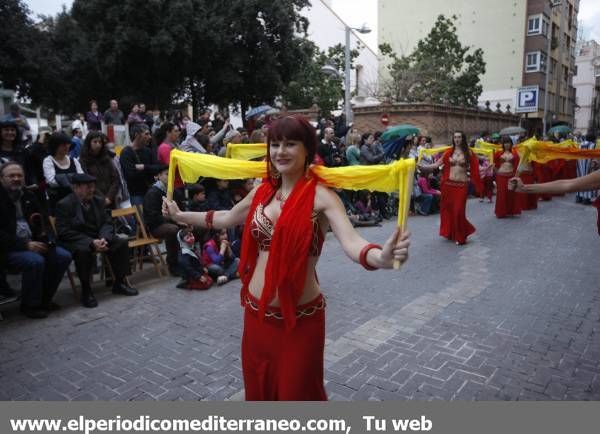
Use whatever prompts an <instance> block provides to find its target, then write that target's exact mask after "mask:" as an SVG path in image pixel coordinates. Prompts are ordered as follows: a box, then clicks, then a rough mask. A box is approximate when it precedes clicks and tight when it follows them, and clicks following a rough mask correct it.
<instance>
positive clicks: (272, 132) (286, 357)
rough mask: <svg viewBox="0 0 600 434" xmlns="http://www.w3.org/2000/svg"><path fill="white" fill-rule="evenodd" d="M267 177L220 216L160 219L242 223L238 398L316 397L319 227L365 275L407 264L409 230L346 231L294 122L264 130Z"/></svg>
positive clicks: (320, 345) (310, 135) (303, 126)
mask: <svg viewBox="0 0 600 434" xmlns="http://www.w3.org/2000/svg"><path fill="white" fill-rule="evenodd" d="M267 143H268V149H269V158H267V162H266V164H267V172H268V173H269V176H268V178H266V179H265V180H264V181H263V183H262V184H261V185H259V186H258V187H256V188H254V189H253V190H252V191H251V192H250V193H249V194H248V195H247V196H246V197H245V198H244V199H243V200H242V201H241V202H239V203H238V204H237V205H235V206H234V207H233V208H232V209H231V210H230V211H217V212H214V211H209V212H201V213H197V212H182V211H180V210H179V209H178V208H177V205H176V204H175V202H173V201H169V200H167V199H165V200H164V204H163V213H164V214H165V215H169V216H171V218H173V219H174V220H175V221H177V222H179V223H184V224H188V225H193V226H200V227H202V228H215V229H220V228H228V227H233V226H238V225H242V224H244V225H245V226H244V234H243V238H242V254H241V261H240V267H239V271H240V277H241V279H242V285H243V286H242V290H241V303H242V306H243V307H244V309H245V312H244V333H243V337H242V370H243V375H244V386H245V391H246V399H247V400H268V401H274V400H285V401H288V400H294V401H296V400H298V401H305V400H311V401H312V400H326V399H327V395H326V393H325V389H324V387H323V350H324V346H325V299H324V298H323V296H322V294H321V288H320V287H319V282H318V280H317V276H316V273H315V266H316V264H317V260H318V259H319V255H320V253H321V248H322V245H323V241H324V239H325V234H326V233H327V230H328V228H329V227H331V229H332V231H333V233H334V234H335V236H336V237H337V238H338V240H339V241H340V243H341V245H342V248H343V249H344V252H345V253H346V254H347V255H348V256H349V257H350V259H352V260H353V261H355V262H358V263H360V264H361V265H362V266H363V267H364V268H366V269H367V270H374V269H376V268H392V266H393V262H394V260H395V259H397V260H399V261H400V262H401V263H402V262H404V261H406V259H407V258H408V246H409V244H410V242H409V234H408V232H405V233H399V230H398V229H397V230H396V231H395V232H394V233H393V234H392V235H391V237H390V238H389V239H388V240H387V241H386V242H385V244H384V245H383V246H378V245H376V244H371V243H369V242H368V241H366V240H364V239H363V238H362V237H361V236H360V235H359V234H358V233H357V232H356V231H355V230H354V228H353V227H352V224H351V223H350V221H349V220H348V217H347V215H346V212H345V209H344V206H343V204H342V202H341V200H340V199H339V197H338V196H337V194H336V193H335V192H334V191H332V190H330V189H329V188H327V187H325V186H323V185H321V184H319V183H318V180H317V178H316V176H315V175H314V174H313V173H312V172H311V170H310V167H309V166H310V163H311V162H312V161H313V159H314V156H315V153H316V147H317V138H316V131H315V129H314V128H313V127H312V126H311V125H310V123H309V122H308V121H307V120H306V119H305V118H302V117H294V116H287V117H284V118H281V119H279V120H277V121H275V122H274V123H273V124H272V125H271V128H269V133H268V140H267Z"/></svg>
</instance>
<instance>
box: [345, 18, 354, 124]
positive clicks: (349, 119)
mask: <svg viewBox="0 0 600 434" xmlns="http://www.w3.org/2000/svg"><path fill="white" fill-rule="evenodd" d="M344 60H345V68H344V113H345V115H346V125H348V124H349V123H350V122H352V105H351V104H350V27H348V26H346V46H345V47H344Z"/></svg>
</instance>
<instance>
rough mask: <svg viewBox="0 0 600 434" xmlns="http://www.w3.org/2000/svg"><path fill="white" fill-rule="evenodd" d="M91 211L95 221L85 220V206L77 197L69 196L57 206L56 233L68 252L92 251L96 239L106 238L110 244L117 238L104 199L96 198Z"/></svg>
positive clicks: (59, 241)
mask: <svg viewBox="0 0 600 434" xmlns="http://www.w3.org/2000/svg"><path fill="white" fill-rule="evenodd" d="M91 209H92V211H93V213H94V216H95V219H94V220H95V221H93V222H86V221H85V220H84V213H83V206H82V205H81V202H80V201H79V199H78V198H77V196H75V193H71V194H69V195H68V196H67V197H65V198H64V199H62V200H61V201H60V202H58V204H56V232H58V243H59V244H60V245H61V246H63V247H64V248H66V249H67V250H69V251H71V252H74V251H76V250H91V243H92V241H94V240H95V239H100V238H104V239H105V240H106V241H108V242H109V243H110V242H111V241H112V239H113V237H114V236H115V231H114V227H113V222H112V218H111V217H110V216H109V214H108V212H107V211H106V210H105V208H104V198H102V197H101V196H94V198H93V199H92V202H91Z"/></svg>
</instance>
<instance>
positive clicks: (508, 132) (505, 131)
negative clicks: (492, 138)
mask: <svg viewBox="0 0 600 434" xmlns="http://www.w3.org/2000/svg"><path fill="white" fill-rule="evenodd" d="M525 132H526V130H525V128H521V127H506V128H502V129H501V130H500V135H501V136H516V135H519V134H523V133H525Z"/></svg>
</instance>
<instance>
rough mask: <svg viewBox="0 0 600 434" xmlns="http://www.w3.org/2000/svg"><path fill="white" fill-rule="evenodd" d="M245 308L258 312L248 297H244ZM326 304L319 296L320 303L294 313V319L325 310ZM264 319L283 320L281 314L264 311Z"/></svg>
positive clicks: (255, 305)
mask: <svg viewBox="0 0 600 434" xmlns="http://www.w3.org/2000/svg"><path fill="white" fill-rule="evenodd" d="M245 303H246V306H248V307H249V308H250V309H252V310H254V311H256V312H258V305H257V304H256V303H254V302H253V301H252V300H250V298H249V297H246V300H245ZM326 305H327V303H326V302H325V297H323V296H321V302H320V303H319V304H318V305H316V306H309V307H307V308H304V309H300V310H297V311H296V318H302V317H303V316H311V315H314V314H315V313H316V312H317V311H319V310H323V309H325V306H326ZM265 317H271V318H275V319H283V315H282V314H281V312H276V311H272V310H265Z"/></svg>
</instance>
